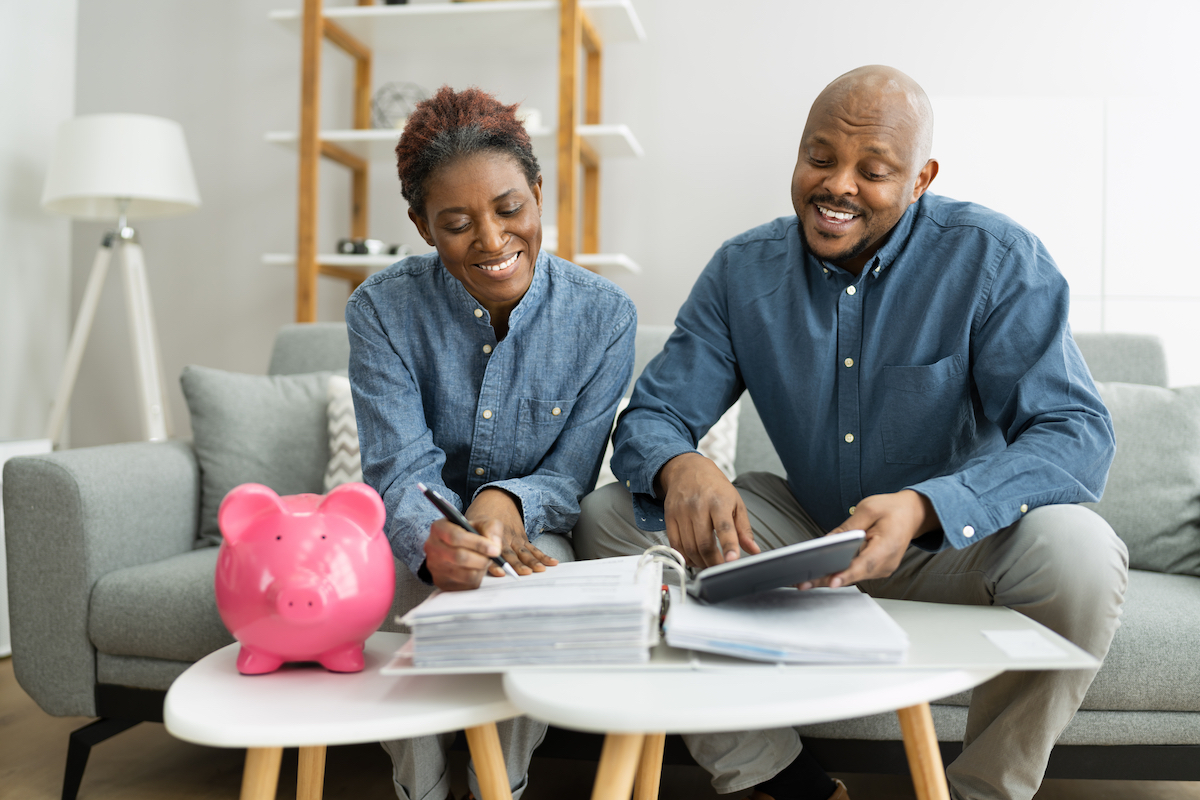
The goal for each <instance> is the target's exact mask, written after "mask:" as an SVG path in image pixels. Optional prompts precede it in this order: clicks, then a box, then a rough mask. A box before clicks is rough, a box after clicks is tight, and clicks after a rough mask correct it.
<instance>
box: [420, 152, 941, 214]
mask: <svg viewBox="0 0 1200 800" xmlns="http://www.w3.org/2000/svg"><path fill="white" fill-rule="evenodd" d="M937 174H938V162H937V159H936V158H931V159H929V160H928V161H926V162H925V166H923V167H921V171H920V172H918V173H917V182H916V183H915V184H914V185H913V196H912V202H914V203H915V202H917V201H918V200H920V199H921V195H923V194H925V190H926V189H928V188H929V184H931V183H933V179H934V178H936V177H937ZM409 213H410V214H411V213H412V212H411V211H410V212H409Z"/></svg>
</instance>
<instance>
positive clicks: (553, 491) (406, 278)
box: [346, 252, 637, 575]
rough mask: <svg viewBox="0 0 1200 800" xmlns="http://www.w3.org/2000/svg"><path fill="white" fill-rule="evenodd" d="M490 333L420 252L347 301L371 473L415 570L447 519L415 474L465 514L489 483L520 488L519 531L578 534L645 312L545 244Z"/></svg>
mask: <svg viewBox="0 0 1200 800" xmlns="http://www.w3.org/2000/svg"><path fill="white" fill-rule="evenodd" d="M508 324H509V330H508V335H507V336H506V337H505V338H504V339H503V341H497V340H496V332H495V330H494V329H493V328H492V324H491V319H490V316H489V315H488V312H487V309H485V308H483V306H482V305H481V304H480V303H479V302H478V301H477V300H476V299H475V298H473V297H472V296H471V295H470V294H469V293H468V292H467V290H466V289H465V288H463V285H462V284H461V283H460V282H459V281H458V280H457V279H456V278H454V277H453V276H452V275H451V274H450V273H449V272H448V271H446V269H445V268H444V267H443V266H442V263H441V260H440V259H439V258H438V255H437V253H436V252H435V253H429V254H428V255H422V256H413V257H411V258H406V259H404V260H403V261H400V262H398V263H396V264H394V265H392V266H391V267H389V268H388V269H386V270H384V271H382V272H380V273H377V274H376V275H373V276H372V277H370V278H368V279H367V280H366V281H365V282H364V283H363V284H362V285H361V286H360V287H359V288H358V289H357V290H356V291H355V292H354V294H353V295H352V296H351V297H350V301H349V302H348V303H347V304H346V325H347V328H348V330H349V336H350V383H351V386H352V388H353V394H354V411H355V414H356V416H357V418H358V438H359V445H360V449H361V451H362V468H363V479H364V480H365V481H366V483H368V484H369V485H371V486H372V487H374V488H375V489H376V490H377V491H378V492H379V494H380V495H381V496H382V497H383V502H384V505H385V506H386V507H387V523H386V525H385V532H386V533H387V536H388V540H389V541H390V542H391V545H392V552H393V553H395V554H396V557H397V558H399V559H400V560H402V561H403V562H404V563H405V564H407V565H408V568H409V569H410V570H412V572H413V574H414V575H417V574H419V572H421V570H420V567H421V565H422V564H423V563H424V561H425V551H424V545H425V540H426V538H427V537H428V536H429V526H430V525H431V524H432V523H433V522H434V521H436V520H437V519H440V517H441V515H440V514H439V513H438V511H437V509H435V508H434V507H433V506H432V505H431V504H430V503H429V501H428V500H427V499H425V497H424V496H423V495H422V494H421V493H420V492H419V491H418V490H417V482H418V481H420V482H421V483H424V484H425V485H426V486H429V487H431V488H433V489H435V490H437V491H438V493H440V494H441V495H443V496H444V497H446V499H448V500H450V502H452V503H454V504H455V505H456V506H458V507H459V508H460V509H463V510H465V508H466V507H467V506H468V505H470V503H471V501H472V500H473V499H474V498H475V496H476V495H477V494H478V493H479V492H480V491H481V490H483V489H485V488H488V487H497V488H500V489H503V490H504V491H506V492H508V493H509V494H511V495H512V496H513V497H515V498H516V499H517V501H518V503H519V505H520V508H521V511H522V514H523V515H524V519H525V531H526V535H527V536H528V537H529V539H530V540H535V539H536V538H537V537H538V536H539V535H540V534H542V533H545V532H547V531H550V532H555V533H565V532H567V531H570V530H571V528H572V526H574V524H575V520H576V519H577V518H578V516H579V500H580V498H582V497H583V495H584V494H586V493H587V492H589V491H591V489H592V487H593V486H594V485H595V483H596V475H597V473H598V472H599V469H600V459H601V457H602V456H603V454H604V447H605V444H606V441H607V439H608V435H609V432H610V431H611V429H612V423H613V416H614V415H615V413H616V408H617V403H618V402H619V401H620V399H621V396H622V395H623V394H624V393H625V390H626V389H627V388H628V387H629V381H630V378H631V377H632V373H633V344H634V335H635V332H636V328H637V312H636V309H635V308H634V305H633V302H632V301H631V300H630V299H629V298H628V297H627V296H626V295H625V293H624V292H623V291H621V289H620V288H618V287H617V286H615V285H614V284H612V283H611V282H609V281H608V280H605V279H604V278H601V277H600V276H598V275H595V274H593V273H591V272H588V271H587V270H584V269H582V268H580V267H577V266H575V265H574V264H571V263H570V262H568V261H564V260H563V259H561V258H558V257H556V256H552V255H549V254H548V253H544V252H543V253H541V254H540V255H539V256H538V260H537V264H536V268H535V270H534V276H533V282H532V283H531V285H530V287H529V290H528V291H527V292H526V293H525V296H524V297H523V298H521V302H520V303H519V304H518V305H517V307H516V308H514V309H513V311H512V313H511V314H510V316H509V321H508Z"/></svg>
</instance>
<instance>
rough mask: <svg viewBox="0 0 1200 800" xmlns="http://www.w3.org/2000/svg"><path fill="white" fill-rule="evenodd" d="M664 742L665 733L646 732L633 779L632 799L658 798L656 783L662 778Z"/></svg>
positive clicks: (647, 799)
mask: <svg viewBox="0 0 1200 800" xmlns="http://www.w3.org/2000/svg"><path fill="white" fill-rule="evenodd" d="M666 744H667V735H666V734H665V733H647V734H646V740H645V742H643V743H642V757H641V759H640V760H639V761H638V768H637V777H636V778H635V779H634V781H633V800H658V783H659V780H660V779H661V778H662V757H663V748H664V747H665V746H666Z"/></svg>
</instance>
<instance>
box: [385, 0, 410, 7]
mask: <svg viewBox="0 0 1200 800" xmlns="http://www.w3.org/2000/svg"><path fill="white" fill-rule="evenodd" d="M407 2H408V0H383V4H384V5H387V6H402V5H404V4H406V3H407Z"/></svg>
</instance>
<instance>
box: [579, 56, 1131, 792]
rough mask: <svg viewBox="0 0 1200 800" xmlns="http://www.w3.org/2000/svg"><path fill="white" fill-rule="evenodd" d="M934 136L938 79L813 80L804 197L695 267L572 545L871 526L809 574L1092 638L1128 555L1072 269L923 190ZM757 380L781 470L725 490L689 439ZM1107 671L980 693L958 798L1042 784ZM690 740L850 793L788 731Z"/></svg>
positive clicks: (690, 548) (1079, 640) (731, 770)
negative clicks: (826, 572)
mask: <svg viewBox="0 0 1200 800" xmlns="http://www.w3.org/2000/svg"><path fill="white" fill-rule="evenodd" d="M932 132H933V115H932V112H931V109H930V105H929V100H928V98H927V97H926V96H925V93H924V92H923V91H922V90H921V88H920V87H919V86H918V85H917V84H916V83H915V82H913V80H912V79H911V78H909V77H908V76H907V75H904V74H903V73H901V72H899V71H897V70H895V69H891V68H888V67H878V66H874V67H863V68H860V69H857V70H854V71H852V72H849V73H847V74H845V75H843V76H841V77H839V78H838V79H837V80H835V81H834V82H833V83H831V84H830V85H829V86H828V87H826V88H825V90H824V91H822V92H821V94H820V95H819V96H818V97H817V99H816V101H815V102H814V103H813V106H812V110H811V112H810V113H809V116H808V121H807V123H806V124H805V127H804V133H803V135H802V138H801V141H800V153H799V158H798V159H797V161H796V169H795V172H794V173H793V175H792V204H793V206H794V208H795V211H796V214H795V216H787V217H782V218H780V219H777V220H774V221H773V222H769V223H767V224H765V225H762V226H760V227H758V228H754V229H753V230H750V231H747V232H746V233H743V234H742V235H740V236H736V237H734V238H733V239H730V240H729V241H727V242H726V243H725V244H724V245H722V246H721V248H720V249H719V250H718V251H717V253H716V255H715V256H714V257H713V259H712V260H711V261H710V262H709V264H708V266H707V267H706V268H705V269H704V271H703V273H702V274H701V275H700V278H699V279H698V280H697V282H696V285H695V286H694V287H693V289H692V292H691V295H690V296H689V297H688V300H687V302H686V303H685V304H684V306H683V308H682V309H680V311H679V315H678V317H677V319H676V322H675V331H674V333H673V334H672V335H671V337H670V339H669V341H668V342H667V344H666V346H665V348H664V349H663V352H662V353H661V354H659V355H658V357H657V358H655V359H654V360H653V361H652V362H651V363H650V365H649V366H648V367H647V368H646V370H645V372H644V373H643V374H642V375H641V377H640V378H639V379H638V381H637V384H636V386H635V388H634V392H633V397H632V400H631V402H630V406H629V410H628V411H626V412H625V414H624V415H623V416H622V417H621V420H620V424H619V425H618V426H617V430H616V433H615V436H614V443H615V449H614V455H613V459H612V467H613V472H614V473H615V474H616V475H617V477H618V478H619V483H617V484H611V485H609V486H607V487H604V488H603V489H601V490H599V491H597V492H595V493H593V494H592V495H591V496H589V497H588V498H586V499H585V500H584V503H583V516H582V517H581V519H580V522H579V524H578V525H577V526H576V528H575V532H574V546H575V549H576V552H577V553H578V554H579V555H580V556H581V557H585V558H597V557H603V556H611V555H621V554H631V553H639V552H641V551H642V550H643V549H644V548H645V547H647V546H649V545H651V544H664V543H669V544H670V545H671V546H673V547H675V548H676V549H677V550H679V551H681V552H682V553H684V554H685V556H686V557H687V559H688V561H689V563H690V564H691V565H693V566H695V567H704V566H708V565H713V564H719V563H722V562H724V561H730V560H733V559H736V558H738V557H739V554H741V553H743V552H745V553H757V552H760V550H763V549H771V548H776V547H782V546H784V545H788V544H792V543H794V542H799V541H803V540H806V539H810V538H813V537H816V536H822V535H824V534H826V533H829V532H834V531H842V530H852V529H862V530H865V531H866V534H867V538H866V542H865V544H864V546H863V548H862V550H861V551H860V553H859V555H858V556H857V557H856V558H855V559H854V561H853V562H852V563H851V565H850V566H849V568H848V569H846V570H845V571H844V572H842V573H839V574H836V575H831V576H828V577H826V578H824V579H822V580H820V581H816V582H815V584H819V585H828V586H835V587H836V586H845V585H850V584H857V585H858V586H859V587H861V588H862V589H863V590H864V591H866V592H867V593H868V594H871V595H873V596H875V597H893V598H903V599H908V600H926V601H933V602H948V603H970V604H980V605H1001V606H1007V607H1009V608H1013V609H1016V610H1017V611H1019V612H1021V613H1023V614H1026V615H1027V616H1029V617H1031V618H1033V619H1035V620H1037V621H1038V622H1040V623H1042V624H1044V625H1046V626H1048V627H1049V628H1051V629H1053V630H1055V631H1057V632H1058V633H1060V634H1062V635H1063V636H1065V637H1066V638H1068V639H1070V640H1071V641H1073V642H1075V643H1076V644H1078V645H1079V646H1080V647H1082V648H1084V649H1085V650H1087V651H1088V652H1090V653H1092V654H1093V655H1095V656H1097V657H1098V658H1103V657H1104V655H1105V653H1106V652H1107V651H1108V646H1109V643H1110V642H1111V641H1112V637H1113V634H1114V632H1115V631H1116V627H1117V619H1118V615H1119V612H1120V606H1121V602H1122V600H1123V597H1124V592H1125V584H1126V572H1127V554H1126V551H1125V547H1124V545H1123V544H1122V543H1121V541H1120V540H1119V539H1118V538H1117V537H1116V535H1115V534H1114V533H1113V531H1112V529H1111V528H1110V527H1109V526H1108V525H1107V524H1106V523H1105V522H1104V521H1103V520H1102V519H1100V517H1098V516H1097V515H1095V514H1094V513H1092V512H1091V511H1090V510H1088V509H1085V508H1083V507H1081V506H1078V505H1075V504H1076V503H1079V502H1081V501H1094V500H1097V499H1098V498H1099V496H1100V493H1101V491H1102V490H1103V487H1104V483H1105V480H1106V478H1107V474H1108V467H1109V464H1110V463H1111V461H1112V457H1113V452H1114V442H1113V433H1112V423H1111V420H1110V418H1109V415H1108V412H1107V410H1106V409H1105V407H1104V405H1103V403H1102V402H1101V400H1100V397H1099V395H1098V394H1097V392H1096V387H1095V385H1094V384H1093V382H1092V379H1091V376H1090V374H1089V372H1088V369H1087V366H1086V365H1085V364H1084V361H1083V358H1082V357H1081V355H1080V353H1079V349H1078V348H1077V347H1076V345H1075V342H1074V340H1073V339H1072V338H1071V333H1070V330H1069V328H1068V325H1067V315H1068V314H1067V312H1068V290H1067V283H1066V281H1065V280H1064V279H1063V277H1062V275H1061V274H1060V273H1059V271H1058V268H1057V267H1056V266H1055V264H1054V261H1053V259H1052V258H1051V257H1050V254H1049V253H1048V252H1047V251H1046V249H1045V247H1044V246H1043V245H1042V243H1041V242H1040V241H1038V239H1037V237H1035V236H1033V235H1032V234H1031V233H1029V232H1028V231H1026V230H1024V229H1023V228H1021V227H1020V226H1018V225H1017V224H1015V223H1014V222H1013V221H1012V220H1010V219H1008V218H1007V217H1004V216H1002V215H1000V214H997V213H995V212H992V211H990V210H988V209H986V208H983V207H981V206H978V205H974V204H971V203H962V202H957V201H954V200H950V199H948V198H944V197H938V196H936V195H933V194H931V193H929V192H928V191H927V190H928V188H929V185H930V183H932V181H933V179H934V178H935V177H936V176H937V172H938V164H937V162H936V161H934V160H932V159H931V158H930V157H929V153H930V143H931V141H932ZM744 390H745V391H749V393H750V396H751V398H752V399H753V400H754V405H755V406H756V407H757V409H758V412H759V415H760V416H761V417H762V420H763V424H764V425H765V427H766V430H767V433H768V435H769V436H770V439H771V442H772V443H773V445H774V447H775V449H776V451H777V452H778V454H779V457H780V459H781V460H782V462H783V465H784V467H785V468H786V470H787V478H786V480H785V479H784V478H782V477H779V476H776V475H771V474H768V473H749V474H743V475H740V476H739V477H738V479H737V480H736V481H734V482H733V483H732V484H731V483H730V482H729V481H728V480H727V479H726V478H725V476H724V475H723V474H722V473H721V471H720V470H719V469H718V468H717V467H716V466H715V465H714V464H713V463H712V462H711V461H709V460H708V459H707V458H705V457H704V456H702V455H700V454H699V453H698V452H697V451H696V443H697V441H698V440H699V438H700V437H701V436H702V435H703V434H704V433H705V432H707V430H708V429H709V428H710V427H711V426H712V424H713V423H714V422H716V421H717V419H718V418H719V417H720V416H721V414H722V413H723V412H724V411H725V410H726V409H727V408H729V406H730V405H732V404H733V402H734V401H735V400H737V398H738V397H739V396H740V395H741V393H742V392H743V391H744ZM810 585H811V584H806V585H805V586H803V587H801V588H808V586H810ZM1094 674H1095V673H1094V672H1092V671H1086V670H1075V671H1055V672H1024V673H1006V674H1004V675H1001V676H1000V677H998V678H995V679H994V680H992V681H990V682H988V683H986V684H984V685H982V686H980V687H978V688H976V689H975V691H974V693H973V694H972V697H971V706H970V711H969V714H968V717H967V725H966V734H965V738H964V742H963V744H964V748H963V752H962V754H961V755H960V756H959V757H958V758H957V759H956V760H955V761H954V762H953V763H952V764H951V765H950V766H949V767H948V769H947V777H948V780H949V784H950V787H951V793H952V794H953V796H954V797H955V798H958V800H1002V799H1003V800H1014V799H1015V798H1031V797H1032V796H1033V795H1034V793H1035V792H1036V791H1037V789H1038V786H1039V785H1040V783H1041V780H1042V776H1043V774H1044V772H1045V767H1046V761H1047V759H1048V757H1049V754H1050V750H1051V748H1052V747H1053V745H1054V741H1055V739H1056V738H1057V736H1058V734H1059V733H1060V732H1061V731H1062V729H1063V728H1064V727H1065V726H1066V725H1067V723H1068V722H1070V721H1071V718H1072V716H1073V715H1074V713H1075V711H1076V710H1077V709H1078V707H1079V704H1080V703H1081V702H1082V700H1083V696H1084V693H1085V692H1086V691H1087V688H1088V686H1089V685H1090V684H1091V681H1092V678H1093V677H1094ZM730 690H731V691H736V687H730ZM685 738H686V740H687V742H688V746H689V747H690V748H691V750H692V754H693V755H694V756H695V758H696V760H697V761H698V762H699V763H700V764H701V765H703V766H705V767H706V768H707V769H708V770H709V771H710V772H711V773H712V775H713V779H712V781H713V786H714V787H715V788H716V789H717V791H719V792H723V793H724V792H735V791H743V790H745V789H749V788H753V789H754V794H752V795H751V796H752V797H753V798H755V799H756V800H767V798H770V799H771V800H795V799H797V798H800V799H802V800H826V798H831V797H836V798H845V797H846V793H845V787H842V786H840V785H838V786H836V787H835V784H834V783H833V782H831V781H830V780H829V778H828V776H826V775H825V774H824V772H823V771H822V770H821V769H820V767H819V766H818V765H817V764H816V762H815V761H813V760H812V759H811V757H808V756H807V754H806V753H804V752H803V751H802V748H801V743H800V739H799V737H798V735H797V733H796V732H795V731H794V730H792V729H790V728H788V729H782V730H772V731H757V732H744V733H735V734H721V735H709V736H688V737H685ZM864 766H867V765H864Z"/></svg>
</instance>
